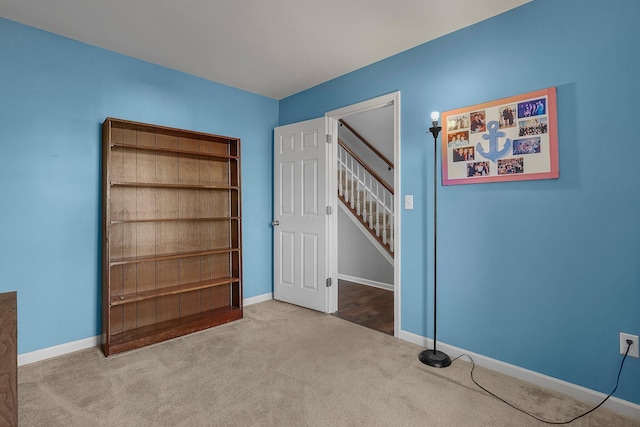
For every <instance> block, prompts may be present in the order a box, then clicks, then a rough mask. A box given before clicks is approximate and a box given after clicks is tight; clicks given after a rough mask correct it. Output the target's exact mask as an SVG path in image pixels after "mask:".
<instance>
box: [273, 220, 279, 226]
mask: <svg viewBox="0 0 640 427" xmlns="http://www.w3.org/2000/svg"><path fill="white" fill-rule="evenodd" d="M271 225H273V226H274V227H277V226H279V225H280V221H278V220H277V219H276V220H273V221H271Z"/></svg>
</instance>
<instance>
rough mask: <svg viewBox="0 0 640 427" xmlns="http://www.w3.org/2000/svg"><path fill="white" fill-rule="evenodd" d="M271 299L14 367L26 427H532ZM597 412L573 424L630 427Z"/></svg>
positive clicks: (537, 396) (545, 410)
mask: <svg viewBox="0 0 640 427" xmlns="http://www.w3.org/2000/svg"><path fill="white" fill-rule="evenodd" d="M421 350H422V349H421V348H420V347H418V346H415V345H413V344H410V343H407V342H404V341H402V340H399V339H396V338H393V337H391V336H388V335H385V334H382V333H379V332H375V331H372V330H370V329H366V328H364V327H361V326H358V325H355V324H352V323H349V322H346V321H344V320H341V319H338V318H336V317H334V316H329V315H325V314H322V313H318V312H314V311H311V310H306V309H303V308H299V307H296V306H292V305H289V304H284V303H280V302H277V301H267V302H263V303H260V304H256V305H252V306H250V307H247V308H246V309H245V318H244V319H242V320H240V321H236V322H233V323H229V324H226V325H222V326H218V327H215V328H212V329H209V330H206V331H202V332H199V333H196V334H192V335H189V336H186V337H181V338H178V339H174V340H172V341H168V342H164V343H161V344H156V345H153V346H150V347H147V348H143V349H139V350H134V351H131V352H128V353H124V354H121V355H117V356H112V357H110V358H108V359H107V358H105V357H104V356H103V355H102V353H101V352H100V350H98V349H97V348H95V349H89V350H85V351H80V352H77V353H74V354H69V355H66V356H62V357H59V358H56V359H51V360H46V361H43V362H38V363H34V364H30V365H26V366H22V367H20V368H19V384H18V395H19V420H20V425H21V426H23V427H26V426H96V425H98V426H538V425H541V423H539V422H537V421H535V420H533V419H532V418H529V417H527V416H526V415H524V414H521V413H519V412H517V411H515V410H513V409H512V408H510V407H508V406H506V405H505V404H503V403H501V402H499V401H497V400H496V399H494V398H492V397H490V396H488V395H486V394H485V393H484V392H482V391H481V390H479V389H478V388H477V387H476V386H475V385H474V384H473V383H472V382H471V380H470V378H469V370H470V364H469V363H467V362H464V361H462V360H457V361H455V362H454V363H453V365H452V366H451V367H449V368H446V369H435V368H430V367H428V366H425V365H423V364H421V363H420V362H419V361H418V353H419V352H420V351H421ZM476 374H477V375H476V379H477V380H478V381H479V382H480V383H481V384H483V385H484V386H486V387H488V388H489V389H490V390H492V391H494V392H496V393H498V394H500V395H502V396H504V397H507V398H508V399H510V400H511V401H512V402H513V403H515V404H517V405H520V406H522V407H523V408H526V409H527V410H529V411H531V412H533V413H535V414H536V415H538V416H542V417H546V418H549V419H550V420H557V421H561V420H567V419H570V418H572V417H573V416H575V415H577V414H579V413H582V412H584V411H586V410H587V409H590V407H589V406H588V405H586V404H583V403H580V402H578V401H575V400H573V399H571V398H568V397H566V396H563V395H560V394H558V393H554V392H549V391H546V390H544V389H542V388H539V387H537V386H533V385H531V384H528V383H525V382H522V381H519V380H516V379H513V378H510V377H506V376H504V375H501V374H497V373H494V372H492V371H489V370H486V369H483V368H476ZM639 424H640V423H638V422H637V421H633V420H630V419H627V418H624V417H621V416H618V415H616V414H614V413H613V412H611V411H609V410H607V409H603V408H600V409H598V410H597V411H595V412H594V413H592V414H590V415H588V416H587V417H586V418H583V419H581V420H578V421H576V422H574V423H572V424H571V425H572V426H634V425H635V426H638V425H639Z"/></svg>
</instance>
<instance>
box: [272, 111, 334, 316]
mask: <svg viewBox="0 0 640 427" xmlns="http://www.w3.org/2000/svg"><path fill="white" fill-rule="evenodd" d="M325 126H326V125H325V119H324V118H320V119H314V120H308V121H305V122H300V123H295V124H292V125H287V126H281V127H278V128H276V129H275V131H274V132H275V134H274V142H275V147H274V156H273V157H274V171H273V175H274V185H273V193H274V194H273V196H274V200H273V249H274V251H273V254H274V265H273V272H274V284H273V296H274V298H275V299H277V300H280V301H285V302H288V303H292V304H296V305H300V306H303V307H307V308H311V309H314V310H319V311H323V312H328V309H329V307H328V298H327V294H328V291H327V287H326V279H327V277H329V276H328V261H329V260H328V257H327V249H328V245H327V241H328V237H329V236H328V233H327V232H328V219H327V213H326V206H327V191H326V188H327V183H326V182H325V181H326V167H327V163H326V161H327V151H328V149H327V147H326V145H327V144H326V142H325V134H326V130H325Z"/></svg>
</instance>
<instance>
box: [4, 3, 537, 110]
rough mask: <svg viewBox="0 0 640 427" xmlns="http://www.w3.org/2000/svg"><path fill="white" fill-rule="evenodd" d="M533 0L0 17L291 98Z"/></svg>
mask: <svg viewBox="0 0 640 427" xmlns="http://www.w3.org/2000/svg"><path fill="white" fill-rule="evenodd" d="M529 1H531V0H395V1H392V0H183V1H175V0H0V16H2V17H4V18H7V19H10V20H13V21H17V22H21V23H23V24H26V25H30V26H33V27H37V28H41V29H44V30H47V31H51V32H53V33H56V34H60V35H63V36H66V37H69V38H72V39H75V40H79V41H82V42H85V43H88V44H91V45H95V46H99V47H102V48H105V49H109V50H112V51H115V52H119V53H122V54H125V55H129V56H132V57H135V58H139V59H142V60H145V61H149V62H152V63H154V64H159V65H163V66H165V67H169V68H173V69H176V70H180V71H184V72H186V73H189V74H193V75H196V76H200V77H203V78H205V79H208V80H212V81H215V82H218V83H222V84H226V85H229V86H233V87H237V88H240V89H244V90H247V91H250V92H254V93H258V94H261V95H265V96H268V97H271V98H274V99H282V98H284V97H287V96H289V95H292V94H294V93H297V92H300V91H302V90H305V89H308V88H310V87H313V86H315V85H317V84H320V83H323V82H325V81H328V80H331V79H332V78H335V77H338V76H341V75H343V74H346V73H348V72H350V71H354V70H356V69H358V68H361V67H364V66H366V65H369V64H372V63H374V62H376V61H379V60H381V59H384V58H387V57H389V56H392V55H394V54H396V53H399V52H402V51H404V50H407V49H409V48H412V47H414V46H417V45H420V44H422V43H425V42H427V41H429V40H433V39H435V38H438V37H440V36H442V35H445V34H448V33H451V32H453V31H456V30H458V29H460V28H464V27H466V26H469V25H472V24H474V23H476V22H480V21H482V20H484V19H487V18H489V17H492V16H495V15H497V14H500V13H502V12H505V11H507V10H509V9H512V8H515V7H518V6H520V5H522V4H524V3H527V2H529Z"/></svg>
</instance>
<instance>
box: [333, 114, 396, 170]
mask: <svg viewBox="0 0 640 427" xmlns="http://www.w3.org/2000/svg"><path fill="white" fill-rule="evenodd" d="M339 122H340V123H341V124H343V125H344V127H346V128H347V129H349V130H350V131H351V133H353V134H354V135H355V136H356V138H358V139H359V140H360V141H362V143H363V144H364V145H366V146H367V148H369V149H370V150H371V151H373V152H374V153H375V154H376V156H378V157H380V158H381V159H382V161H383V162H385V163H386V164H387V166H389V168H391V169H393V168H394V166H393V162H392V161H391V160H389V159H387V158H386V157H385V155H384V154H382V153H381V152H380V151H378V149H377V148H376V147H374V146H373V145H371V143H370V142H369V141H367V140H366V139H365V138H364V136H362V135H360V134H359V133H358V131H356V130H355V129H354V128H352V127H351V126H350V125H349V124H348V123H347V122H345V121H344V120H343V119H340V120H339Z"/></svg>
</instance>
